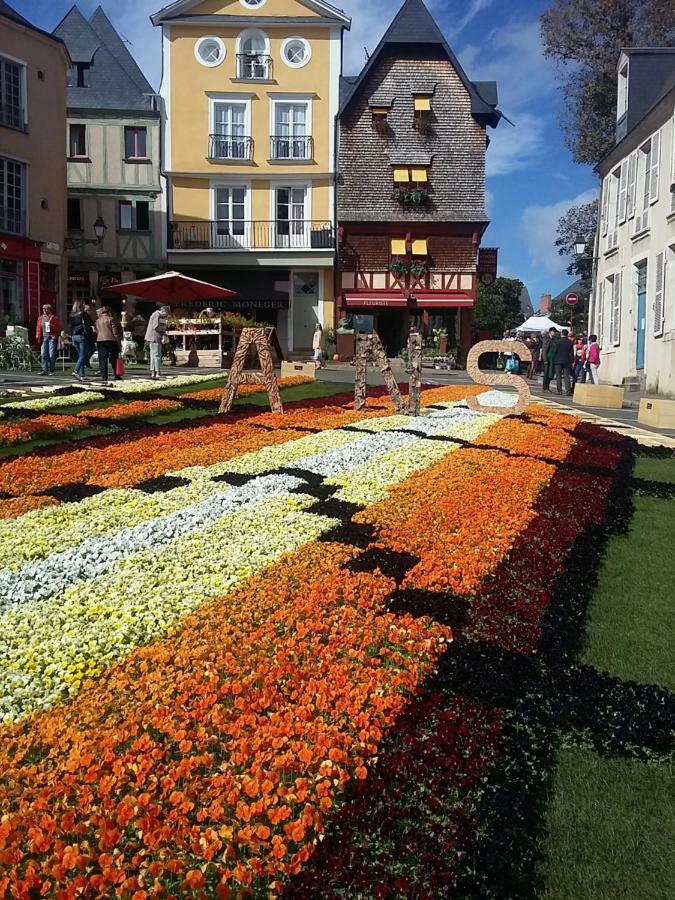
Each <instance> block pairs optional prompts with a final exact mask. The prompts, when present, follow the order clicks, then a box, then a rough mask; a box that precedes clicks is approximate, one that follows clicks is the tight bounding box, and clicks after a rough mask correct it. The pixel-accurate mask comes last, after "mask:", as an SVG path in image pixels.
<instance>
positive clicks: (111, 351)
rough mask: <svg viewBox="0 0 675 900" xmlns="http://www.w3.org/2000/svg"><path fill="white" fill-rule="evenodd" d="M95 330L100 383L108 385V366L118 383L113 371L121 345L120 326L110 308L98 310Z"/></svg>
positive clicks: (103, 307)
mask: <svg viewBox="0 0 675 900" xmlns="http://www.w3.org/2000/svg"><path fill="white" fill-rule="evenodd" d="M95 330H96V349H97V350H98V363H99V367H100V369H101V381H102V382H103V383H104V384H107V383H108V366H110V367H111V368H112V372H113V377H114V379H115V381H119V379H120V376H119V375H117V374H116V372H115V369H116V367H117V359H118V357H119V354H120V346H121V344H122V326H121V325H120V322H119V319H118V318H117V316H115V315H114V314H113V313H112V311H111V309H110V307H108V306H102V307H101V308H100V309H99V310H98V312H97V314H96V325H95Z"/></svg>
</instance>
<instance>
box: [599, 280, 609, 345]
mask: <svg viewBox="0 0 675 900" xmlns="http://www.w3.org/2000/svg"><path fill="white" fill-rule="evenodd" d="M606 285H607V280H606V279H605V278H603V280H602V284H601V285H600V297H599V302H598V322H597V326H598V343H599V344H600V346H601V347H602V327H603V325H604V317H605V315H604V314H605V294H606V293H607V292H606V290H605V288H606Z"/></svg>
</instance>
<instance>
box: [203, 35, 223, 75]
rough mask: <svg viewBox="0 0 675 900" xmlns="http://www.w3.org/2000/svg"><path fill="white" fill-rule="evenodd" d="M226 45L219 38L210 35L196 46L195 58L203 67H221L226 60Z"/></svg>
mask: <svg viewBox="0 0 675 900" xmlns="http://www.w3.org/2000/svg"><path fill="white" fill-rule="evenodd" d="M225 52H226V51H225V44H224V43H223V42H222V41H221V39H220V38H219V37H213V35H208V36H207V37H203V38H200V39H199V40H198V41H197V43H196V44H195V56H196V57H197V61H198V62H200V63H201V64H202V65H203V66H209V67H213V66H219V65H220V64H221V62H222V61H223V60H224V59H225Z"/></svg>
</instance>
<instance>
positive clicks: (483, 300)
mask: <svg viewBox="0 0 675 900" xmlns="http://www.w3.org/2000/svg"><path fill="white" fill-rule="evenodd" d="M522 290H523V282H522V281H520V280H519V279H518V278H496V279H495V280H494V281H493V282H492V284H482V283H480V282H479V284H478V295H477V298H476V305H475V306H474V310H473V328H474V331H489V332H491V333H492V334H493V335H495V336H497V337H501V336H502V334H503V333H504V331H505V330H506V329H507V328H508V329H512V328H516V327H517V326H518V325H520V323H521V322H522V321H523V316H522V314H521V311H520V295H521V293H522Z"/></svg>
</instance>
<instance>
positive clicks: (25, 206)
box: [1, 153, 30, 237]
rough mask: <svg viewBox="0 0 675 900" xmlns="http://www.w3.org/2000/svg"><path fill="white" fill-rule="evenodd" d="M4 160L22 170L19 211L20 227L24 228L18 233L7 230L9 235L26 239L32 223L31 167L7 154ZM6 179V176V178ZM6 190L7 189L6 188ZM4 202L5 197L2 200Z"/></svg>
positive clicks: (3, 157) (3, 155)
mask: <svg viewBox="0 0 675 900" xmlns="http://www.w3.org/2000/svg"><path fill="white" fill-rule="evenodd" d="M1 156H2V160H3V161H4V162H5V163H12V164H13V165H16V166H19V167H20V169H21V209H20V210H19V216H20V222H19V225H20V226H22V227H20V228H19V230H18V231H9V230H7V229H6V230H5V231H6V233H7V234H13V235H16V236H17V237H25V236H26V235H28V234H30V222H29V220H28V211H29V209H30V205H29V203H28V197H29V194H28V190H29V167H28V163H27V162H26V161H25V160H23V159H17V158H16V157H14V156H9V155H7V154H5V153H3V154H2V155H1ZM5 177H6V176H5ZM5 189H6V188H5ZM2 199H3V202H4V197H3V198H2Z"/></svg>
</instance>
